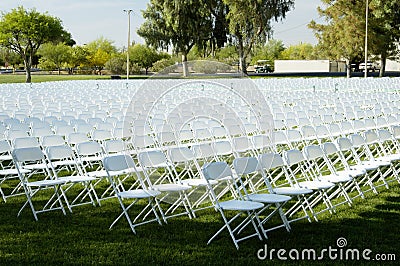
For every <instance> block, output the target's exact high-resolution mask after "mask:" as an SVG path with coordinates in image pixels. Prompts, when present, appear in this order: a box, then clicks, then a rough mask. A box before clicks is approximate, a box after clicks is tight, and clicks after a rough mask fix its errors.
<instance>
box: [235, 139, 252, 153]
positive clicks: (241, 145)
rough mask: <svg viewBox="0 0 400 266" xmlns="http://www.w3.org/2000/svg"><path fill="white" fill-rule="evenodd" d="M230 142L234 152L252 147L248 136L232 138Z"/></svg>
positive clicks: (244, 150)
mask: <svg viewBox="0 0 400 266" xmlns="http://www.w3.org/2000/svg"><path fill="white" fill-rule="evenodd" d="M232 143H233V147H234V148H235V151H236V152H246V151H249V150H251V148H252V147H251V143H250V140H249V138H248V137H245V136H243V137H236V138H233V139H232Z"/></svg>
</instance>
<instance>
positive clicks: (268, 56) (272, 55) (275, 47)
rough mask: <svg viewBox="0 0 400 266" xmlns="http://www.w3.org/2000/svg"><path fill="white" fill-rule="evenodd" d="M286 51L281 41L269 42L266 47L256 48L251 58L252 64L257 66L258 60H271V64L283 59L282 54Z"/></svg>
mask: <svg viewBox="0 0 400 266" xmlns="http://www.w3.org/2000/svg"><path fill="white" fill-rule="evenodd" d="M283 51H285V46H284V45H283V42H282V41H281V40H274V39H272V40H269V41H268V42H267V43H266V44H264V45H259V46H257V47H256V49H255V51H254V54H253V56H252V58H251V62H252V64H256V63H257V61H258V60H269V61H270V62H271V63H273V62H274V60H276V59H280V58H281V53H282V52H283Z"/></svg>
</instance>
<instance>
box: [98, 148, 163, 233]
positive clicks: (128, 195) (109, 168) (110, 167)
mask: <svg viewBox="0 0 400 266" xmlns="http://www.w3.org/2000/svg"><path fill="white" fill-rule="evenodd" d="M104 168H105V170H106V172H107V176H108V180H109V182H110V183H111V185H112V188H113V190H114V193H115V195H116V196H117V198H118V201H119V204H120V206H121V208H122V213H121V214H120V215H119V216H118V217H117V218H116V219H115V220H114V221H113V222H112V224H111V225H110V229H111V228H112V227H113V226H114V225H115V223H116V222H117V221H118V220H119V219H120V218H121V217H122V216H125V218H126V220H127V221H128V224H129V226H130V228H131V230H132V232H133V233H135V234H136V230H135V228H136V227H137V226H139V225H142V224H146V223H149V222H153V221H156V222H158V223H159V224H160V225H161V220H160V218H159V214H158V213H157V210H156V209H157V208H158V209H159V210H160V212H162V211H161V209H160V207H159V204H158V202H157V199H156V197H157V196H159V195H160V194H161V192H160V191H157V190H153V189H151V188H148V187H147V186H146V185H145V184H144V182H143V180H140V184H141V187H140V188H138V189H131V190H124V189H121V187H120V186H118V184H119V182H120V180H116V179H117V178H118V175H115V174H114V172H124V171H126V170H128V171H129V172H130V171H131V170H130V169H132V168H133V169H134V168H135V162H134V161H133V159H132V157H130V156H129V155H124V154H119V155H111V156H106V157H105V158H104ZM138 177H139V178H140V176H138ZM142 199H146V200H147V202H148V203H147V205H146V206H145V207H144V208H143V209H142V210H141V211H140V212H139V214H138V215H136V217H135V218H134V219H133V220H132V219H131V216H130V214H129V210H130V209H131V208H132V207H133V206H134V205H135V204H136V203H137V202H138V201H139V200H142ZM124 200H133V202H131V203H130V204H129V205H128V206H126V205H125V204H124ZM148 208H150V212H152V213H153V215H154V218H153V219H146V217H147V216H148V214H149V213H148V212H147V214H146V216H144V217H143V218H142V221H141V222H137V221H138V220H139V219H140V218H141V217H142V216H143V214H144V213H145V212H146V210H147V209H148Z"/></svg>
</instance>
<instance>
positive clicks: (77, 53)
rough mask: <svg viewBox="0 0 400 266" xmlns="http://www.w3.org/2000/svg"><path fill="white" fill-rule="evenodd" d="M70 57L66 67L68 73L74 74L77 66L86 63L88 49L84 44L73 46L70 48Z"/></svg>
mask: <svg viewBox="0 0 400 266" xmlns="http://www.w3.org/2000/svg"><path fill="white" fill-rule="evenodd" d="M69 54H70V57H69V58H68V60H67V62H66V67H67V68H68V74H70V75H72V74H74V69H76V68H77V67H79V66H82V67H83V66H85V65H88V64H89V63H88V59H87V57H88V51H87V49H86V47H85V46H74V47H71V48H70V52H69Z"/></svg>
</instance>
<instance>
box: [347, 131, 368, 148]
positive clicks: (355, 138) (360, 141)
mask: <svg viewBox="0 0 400 266" xmlns="http://www.w3.org/2000/svg"><path fill="white" fill-rule="evenodd" d="M350 140H351V143H353V146H354V147H361V146H363V145H364V144H365V139H364V138H363V137H362V136H361V135H359V134H351V135H350Z"/></svg>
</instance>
